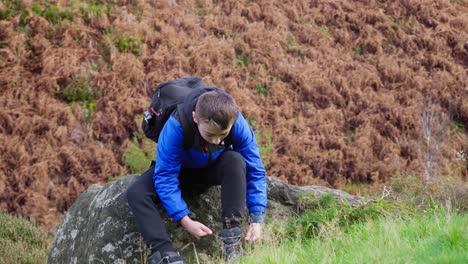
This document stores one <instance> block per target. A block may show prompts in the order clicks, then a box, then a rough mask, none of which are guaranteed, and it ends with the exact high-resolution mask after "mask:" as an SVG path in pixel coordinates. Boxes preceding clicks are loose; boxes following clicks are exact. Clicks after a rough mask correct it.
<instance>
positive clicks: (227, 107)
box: [192, 90, 239, 144]
mask: <svg viewBox="0 0 468 264" xmlns="http://www.w3.org/2000/svg"><path fill="white" fill-rule="evenodd" d="M238 112H239V107H238V106H237V104H236V102H235V101H234V98H232V97H231V96H230V95H229V94H227V93H226V92H224V91H221V90H214V91H210V92H206V93H203V94H202V95H200V97H199V98H198V101H197V105H196V106H195V112H192V116H193V121H194V122H195V123H196V124H197V126H198V130H199V131H200V135H201V136H202V137H203V139H205V140H206V141H207V142H209V143H211V144H219V143H221V141H223V139H224V138H226V137H227V136H228V134H229V131H231V127H232V125H233V124H234V121H235V120H236V117H237V113H238Z"/></svg>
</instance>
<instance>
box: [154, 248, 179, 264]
mask: <svg viewBox="0 0 468 264" xmlns="http://www.w3.org/2000/svg"><path fill="white" fill-rule="evenodd" d="M148 262H149V264H169V263H170V264H186V262H185V261H184V259H183V258H182V257H181V256H180V255H179V253H177V252H163V253H162V255H161V253H159V251H156V252H154V253H153V254H151V256H150V257H149V259H148Z"/></svg>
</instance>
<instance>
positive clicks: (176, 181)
mask: <svg viewBox="0 0 468 264" xmlns="http://www.w3.org/2000/svg"><path fill="white" fill-rule="evenodd" d="M186 120H189V122H188V123H189V125H191V126H192V128H193V130H192V131H194V132H195V133H194V135H193V137H194V138H193V144H192V146H191V148H190V149H188V150H186V149H184V146H183V142H184V132H183V128H182V127H183V124H186V123H187V121H186ZM156 152H157V158H156V165H155V168H154V173H152V171H151V173H145V174H143V175H142V176H140V177H139V178H138V179H137V181H136V182H135V183H134V184H133V185H132V186H130V188H129V189H128V191H127V198H128V203H129V205H130V208H131V209H132V212H133V214H134V216H135V220H136V224H137V227H138V229H139V231H140V232H141V234H142V235H143V238H144V240H145V242H146V243H147V244H148V245H149V247H150V249H151V255H150V257H149V262H150V263H177V264H182V263H185V262H184V260H183V259H182V257H181V256H180V255H179V254H178V253H176V251H175V249H174V247H173V245H172V242H171V240H170V239H169V236H168V235H167V232H166V228H165V226H164V222H163V220H162V219H161V216H160V214H159V212H158V209H157V207H156V204H155V201H157V200H158V198H159V200H160V201H161V202H162V204H163V207H164V209H165V211H166V212H167V214H168V215H169V216H170V217H171V218H173V219H174V221H176V222H179V223H180V224H181V225H182V226H183V227H184V228H185V229H186V230H187V231H188V232H189V233H190V234H192V235H193V236H194V237H196V238H197V239H199V238H201V237H203V236H207V235H211V234H212V233H213V232H212V230H210V228H208V227H207V226H205V225H204V224H203V223H200V222H198V221H194V220H192V219H191V218H190V211H189V209H188V207H187V204H186V203H185V201H184V200H183V198H182V193H184V194H187V193H194V192H196V190H195V189H196V187H199V186H204V187H209V186H212V185H221V205H222V214H221V218H222V222H223V229H222V230H221V232H220V234H219V236H220V238H221V239H222V240H223V242H224V254H225V259H226V260H231V259H236V258H238V257H240V254H241V253H240V248H241V247H240V243H241V241H240V239H241V229H240V224H241V221H242V218H243V213H244V205H245V199H246V198H247V207H248V210H249V215H250V220H251V224H250V226H249V229H248V231H247V234H246V237H245V239H246V240H248V241H255V240H257V239H259V238H260V237H261V224H262V222H263V217H264V213H265V208H266V205H267V196H266V178H265V168H264V166H263V163H262V161H261V158H260V154H259V150H258V145H257V143H256V141H255V136H254V133H253V131H252V129H251V127H250V126H249V125H248V123H247V122H246V120H245V119H244V117H243V116H242V114H241V113H240V112H239V109H238V106H237V105H236V103H235V101H234V99H233V98H232V97H231V96H230V95H229V94H227V93H226V92H225V91H223V90H221V89H218V88H215V87H205V88H197V89H194V90H193V91H191V92H190V94H188V95H187V96H186V97H185V99H184V103H183V105H182V107H181V108H178V109H177V110H175V112H174V113H173V114H172V115H171V117H170V118H169V120H168V121H167V122H166V123H165V125H164V127H163V129H162V131H161V134H160V135H159V141H158V145H157V149H156Z"/></svg>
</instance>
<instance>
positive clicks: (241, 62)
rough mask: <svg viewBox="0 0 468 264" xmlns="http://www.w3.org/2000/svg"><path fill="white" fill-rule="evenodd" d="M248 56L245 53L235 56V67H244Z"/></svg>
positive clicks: (248, 59) (247, 62) (248, 60)
mask: <svg viewBox="0 0 468 264" xmlns="http://www.w3.org/2000/svg"><path fill="white" fill-rule="evenodd" d="M249 63H250V58H249V56H247V55H243V54H239V55H237V56H236V67H239V68H245V67H247V66H248V65H249Z"/></svg>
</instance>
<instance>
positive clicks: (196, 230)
mask: <svg viewBox="0 0 468 264" xmlns="http://www.w3.org/2000/svg"><path fill="white" fill-rule="evenodd" d="M180 224H181V225H182V226H183V227H184V228H185V230H187V232H189V233H190V234H192V236H194V237H196V238H197V239H200V238H201V237H204V236H206V235H211V234H213V231H211V229H209V228H208V227H206V226H205V225H204V224H202V223H200V222H197V221H193V220H192V219H190V217H189V216H188V215H186V216H184V217H183V218H182V219H181V220H180Z"/></svg>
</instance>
